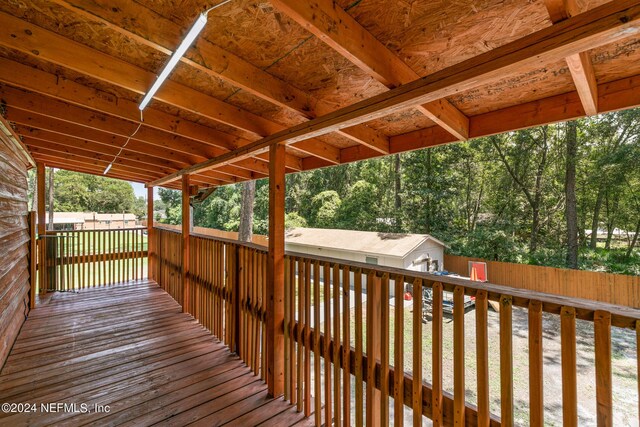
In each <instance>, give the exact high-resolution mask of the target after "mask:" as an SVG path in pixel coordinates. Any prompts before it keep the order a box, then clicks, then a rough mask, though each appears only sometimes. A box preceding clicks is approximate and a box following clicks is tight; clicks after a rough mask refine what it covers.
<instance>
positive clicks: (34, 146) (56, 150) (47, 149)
mask: <svg viewBox="0 0 640 427" xmlns="http://www.w3.org/2000/svg"><path fill="white" fill-rule="evenodd" d="M23 140H24V142H25V144H26V145H27V146H28V147H29V150H30V151H31V152H32V153H39V154H48V155H50V156H52V157H60V158H62V159H66V158H68V156H75V157H78V158H85V159H92V160H98V161H103V162H106V164H105V167H106V165H107V164H109V163H111V161H112V160H113V155H112V154H110V153H109V154H105V153H104V152H97V151H91V150H86V149H82V148H77V147H69V146H66V145H62V144H57V143H54V142H51V141H48V140H41V139H35V138H31V137H24V138H23ZM114 165H121V166H126V167H128V168H130V169H129V170H130V172H137V173H140V174H145V175H150V176H153V175H156V176H160V177H161V176H163V175H165V174H167V173H172V172H173V171H172V170H170V169H169V170H168V169H164V168H160V167H158V166H154V165H149V164H145V163H143V162H140V161H137V160H130V159H129V158H127V157H118V159H117V160H116V161H115V162H114ZM174 171H175V170H174ZM194 177H195V178H194V179H195V180H196V181H197V182H200V183H211V182H212V180H214V179H215V180H216V181H221V182H225V183H229V184H231V183H235V182H237V180H236V179H233V178H231V177H229V176H227V175H224V174H221V173H218V174H214V175H209V174H207V175H204V176H203V175H194Z"/></svg>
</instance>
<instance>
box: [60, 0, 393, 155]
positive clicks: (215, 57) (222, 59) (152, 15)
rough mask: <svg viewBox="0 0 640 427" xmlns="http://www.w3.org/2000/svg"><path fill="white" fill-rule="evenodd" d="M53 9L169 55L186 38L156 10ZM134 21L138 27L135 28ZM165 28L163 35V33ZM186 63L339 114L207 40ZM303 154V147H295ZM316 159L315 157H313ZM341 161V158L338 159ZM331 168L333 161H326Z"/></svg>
mask: <svg viewBox="0 0 640 427" xmlns="http://www.w3.org/2000/svg"><path fill="white" fill-rule="evenodd" d="M53 1H54V3H56V4H58V5H60V6H62V7H64V8H66V9H68V10H71V11H73V12H74V13H77V14H80V15H82V16H84V17H85V18H87V19H90V20H92V21H94V22H98V23H100V24H101V25H104V26H106V27H107V28H109V29H111V30H113V31H116V32H118V33H119V34H122V35H124V36H125V37H127V38H130V39H132V40H135V41H136V42H138V43H140V44H143V45H145V46H148V47H150V48H152V49H155V50H157V51H159V52H162V53H164V54H167V55H170V54H171V53H172V51H173V49H174V48H175V46H177V44H178V43H179V41H180V39H181V38H182V35H183V32H184V29H183V28H180V26H179V25H178V24H176V23H175V22H173V21H171V20H169V19H166V18H164V17H162V16H161V15H159V14H157V13H156V12H154V11H153V10H151V9H149V8H147V7H145V6H144V5H141V4H139V3H136V2H131V1H128V0H109V1H105V0H53ZM132 17H135V23H136V25H131V23H132V22H133V21H132V19H131V18H132ZM158 28H161V29H162V31H158ZM181 61H182V62H183V63H184V64H186V65H188V66H190V67H193V68H195V69H197V70H199V71H201V72H203V73H205V74H208V75H211V76H214V77H216V78H219V79H222V80H224V81H226V82H228V83H230V84H232V85H234V86H236V87H238V88H240V89H242V90H245V91H247V92H249V93H251V94H252V95H254V96H257V97H259V98H261V99H264V100H265V101H268V102H270V103H273V104H275V105H278V106H279V107H282V108H286V109H287V110H290V111H293V112H296V113H298V114H299V115H300V116H301V117H304V118H306V119H311V118H314V117H316V116H320V115H324V114H328V113H330V112H332V111H335V108H334V107H333V106H331V104H329V103H328V102H326V101H324V100H322V99H316V98H315V97H314V96H312V95H311V94H309V93H307V92H305V91H303V90H301V89H298V88H296V87H295V86H293V85H291V84H289V83H287V82H285V81H283V80H281V79H279V78H277V77H275V76H273V75H271V74H269V73H268V72H266V71H264V70H261V69H260V68H258V67H256V66H255V65H253V64H251V63H249V62H247V61H245V60H244V59H242V58H240V57H239V56H237V55H235V54H234V53H232V52H229V51H227V50H225V49H223V48H221V47H219V46H217V45H215V44H213V43H211V42H209V41H208V40H206V39H205V38H204V37H199V38H198V40H197V41H196V42H195V43H194V45H193V47H192V48H191V49H189V50H187V52H186V53H185V55H184V56H183V57H182V58H181ZM338 133H340V134H341V135H343V136H346V137H347V138H349V139H351V140H353V141H355V142H357V143H359V144H364V145H366V146H369V147H371V148H373V149H376V150H382V149H384V147H388V145H389V138H388V137H386V136H385V135H382V134H380V133H378V132H377V131H375V130H374V129H371V128H369V127H367V126H366V125H358V126H356V128H355V129H351V130H350V131H347V130H346V129H343V130H340V131H338ZM296 148H300V147H296ZM310 154H313V152H310ZM336 158H339V156H336ZM324 159H325V160H327V161H330V162H332V161H333V160H332V159H331V158H324Z"/></svg>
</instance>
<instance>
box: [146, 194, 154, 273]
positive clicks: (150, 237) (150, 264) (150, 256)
mask: <svg viewBox="0 0 640 427" xmlns="http://www.w3.org/2000/svg"><path fill="white" fill-rule="evenodd" d="M154 237H155V234H154V232H153V187H149V188H147V268H148V273H147V277H148V278H149V280H156V273H155V259H156V248H155V238H154Z"/></svg>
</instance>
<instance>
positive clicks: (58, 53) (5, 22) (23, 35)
mask: <svg viewBox="0 0 640 427" xmlns="http://www.w3.org/2000/svg"><path fill="white" fill-rule="evenodd" d="M0 44H1V45H4V46H7V47H10V48H12V49H16V50H19V51H21V52H24V53H27V54H28V55H31V56H35V57H37V58H39V59H41V60H44V61H48V62H52V63H54V64H58V65H60V66H63V67H65V68H69V69H71V70H74V71H76V72H79V73H82V74H86V75H87V76H89V77H91V78H95V79H98V80H101V81H104V82H107V83H109V84H113V85H116V86H119V87H122V88H124V89H127V90H129V91H132V92H134V93H137V94H143V93H145V92H146V91H147V89H148V88H149V86H150V83H151V82H152V81H153V80H154V79H155V74H154V73H152V72H150V71H147V70H144V69H142V68H139V67H137V66H135V65H132V64H130V63H128V62H126V61H123V60H121V59H119V58H115V57H113V56H110V55H107V54H105V53H103V52H101V51H98V50H96V49H92V48H90V47H88V46H86V45H83V44H80V43H77V42H75V41H73V40H70V39H68V38H66V37H63V36H61V35H59V34H56V33H54V32H51V31H48V30H46V29H44V28H41V27H38V26H36V25H34V24H31V23H29V22H27V21H23V20H21V19H18V18H15V17H13V16H11V15H8V14H6V13H3V12H0ZM36 52H37V54H36ZM155 99H157V100H159V101H161V102H163V103H166V104H169V105H172V106H174V107H177V108H180V109H182V110H184V111H188V112H190V113H193V114H197V115H200V116H202V117H206V118H207V119H210V120H214V121H216V122H219V123H222V124H225V125H228V126H231V127H234V128H236V129H240V130H243V131H246V132H249V133H251V134H253V135H255V136H256V137H261V136H267V135H270V134H273V133H274V132H278V131H281V130H284V129H286V127H285V126H283V125H281V124H279V123H275V122H273V121H271V120H268V119H266V118H264V117H261V116H259V115H257V114H253V113H251V112H249V111H246V110H243V109H241V108H238V107H235V106H232V105H231V104H227V103H225V102H224V101H221V100H219V99H217V98H215V97H212V96H208V95H206V94H204V93H202V92H199V91H197V90H195V89H193V88H191V87H188V86H184V85H182V84H179V83H176V82H174V81H172V80H167V81H165V82H164V84H163V85H162V88H160V90H159V91H158V93H157V94H156V96H155ZM296 148H298V147H296ZM298 149H299V150H301V151H304V152H306V153H307V154H309V155H315V153H309V152H308V151H307V150H306V149H304V148H298ZM319 155H321V154H319Z"/></svg>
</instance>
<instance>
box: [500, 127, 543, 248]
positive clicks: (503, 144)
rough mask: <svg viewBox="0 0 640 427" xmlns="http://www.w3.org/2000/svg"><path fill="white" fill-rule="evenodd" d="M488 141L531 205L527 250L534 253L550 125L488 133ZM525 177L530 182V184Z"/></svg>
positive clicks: (539, 221) (537, 236)
mask: <svg viewBox="0 0 640 427" xmlns="http://www.w3.org/2000/svg"><path fill="white" fill-rule="evenodd" d="M489 141H490V142H491V144H492V145H493V147H494V148H495V150H496V152H497V153H498V156H499V158H500V161H501V162H502V164H503V165H504V167H505V169H506V170H507V172H508V173H509V175H510V177H511V179H512V180H513V183H514V184H515V186H516V187H517V188H518V189H519V190H520V191H521V192H522V193H523V194H524V196H525V199H526V201H527V203H528V205H529V208H530V209H531V227H530V234H529V236H530V237H529V253H530V254H533V253H534V252H535V251H536V250H537V249H538V239H539V234H540V229H541V217H540V216H541V210H542V208H543V206H542V203H543V191H544V188H543V186H544V184H545V171H546V169H547V156H548V153H549V126H541V127H540V128H536V129H533V130H524V131H520V132H516V133H511V134H507V135H503V136H492V137H489ZM506 150H509V151H506ZM536 159H537V161H536ZM528 181H533V182H532V183H531V184H530V183H529V182H528ZM531 188H533V191H532V190H531Z"/></svg>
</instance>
